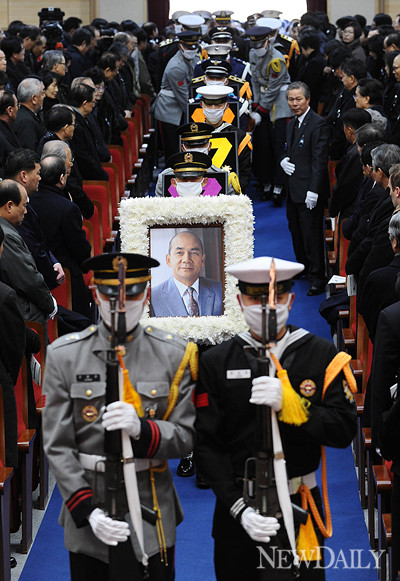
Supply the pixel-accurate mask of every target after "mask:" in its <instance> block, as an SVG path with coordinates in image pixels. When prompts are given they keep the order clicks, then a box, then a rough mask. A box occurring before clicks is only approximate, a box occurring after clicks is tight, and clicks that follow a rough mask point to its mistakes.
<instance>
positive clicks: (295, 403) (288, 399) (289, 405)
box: [270, 352, 310, 426]
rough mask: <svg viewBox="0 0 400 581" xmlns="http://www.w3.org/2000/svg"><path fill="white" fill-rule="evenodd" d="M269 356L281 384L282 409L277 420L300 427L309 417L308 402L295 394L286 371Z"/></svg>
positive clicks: (271, 354) (273, 357)
mask: <svg viewBox="0 0 400 581" xmlns="http://www.w3.org/2000/svg"><path fill="white" fill-rule="evenodd" d="M270 356H271V359H272V361H273V362H274V363H275V367H276V369H277V375H278V377H279V379H280V380H281V382H282V409H281V411H280V412H279V414H278V418H279V420H280V421H281V422H284V423H285V424H291V425H293V426H301V425H302V424H304V423H305V422H306V421H307V420H308V418H309V416H310V413H309V411H308V407H309V405H310V402H308V401H306V400H305V399H304V398H302V397H300V396H299V394H298V393H296V391H295V390H294V389H293V387H292V385H291V383H290V380H289V377H288V374H287V371H286V369H283V368H282V365H281V364H280V363H279V361H278V360H277V358H276V357H275V355H274V354H273V353H271V352H270Z"/></svg>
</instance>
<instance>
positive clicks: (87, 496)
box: [68, 491, 93, 512]
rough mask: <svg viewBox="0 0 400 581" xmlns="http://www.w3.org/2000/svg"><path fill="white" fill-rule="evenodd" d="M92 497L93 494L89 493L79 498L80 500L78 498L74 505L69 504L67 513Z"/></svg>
mask: <svg viewBox="0 0 400 581" xmlns="http://www.w3.org/2000/svg"><path fill="white" fill-rule="evenodd" d="M92 496H93V492H92V491H90V492H88V493H87V494H84V495H83V496H81V498H78V499H77V500H76V501H75V503H74V504H71V505H70V506H68V510H69V512H72V511H73V510H74V508H76V507H77V506H78V504H80V503H81V502H82V501H83V500H86V499H87V498H92Z"/></svg>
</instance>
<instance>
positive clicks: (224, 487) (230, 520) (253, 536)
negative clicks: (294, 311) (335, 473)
mask: <svg viewBox="0 0 400 581" xmlns="http://www.w3.org/2000/svg"><path fill="white" fill-rule="evenodd" d="M275 264H276V280H277V286H276V292H277V304H276V319H277V329H276V330H277V335H276V338H277V342H276V345H275V346H272V347H271V348H270V349H268V351H267V354H268V357H269V373H265V369H264V370H263V373H262V374H261V377H259V375H260V372H259V366H258V361H257V354H258V349H259V348H260V346H261V344H260V341H261V334H262V324H261V321H262V315H261V304H260V301H261V295H267V296H268V291H269V282H270V274H269V273H270V267H271V258H270V257H260V258H255V259H253V260H249V261H246V262H243V263H239V264H236V265H233V266H230V267H228V268H227V269H226V271H227V272H228V273H229V274H233V275H234V276H235V277H237V278H238V279H239V291H240V294H239V296H238V298H239V301H240V303H241V305H242V309H243V311H244V317H245V319H246V322H247V324H248V325H249V327H250V330H249V331H246V332H243V333H240V334H239V335H236V336H235V337H234V338H233V339H231V340H229V341H226V342H224V343H222V344H221V345H218V346H216V347H213V348H211V349H209V350H208V351H207V352H205V353H204V354H203V355H202V357H201V359H200V368H199V378H198V383H197V389H196V398H195V404H196V409H197V419H196V424H195V425H196V430H197V445H196V461H197V464H198V468H199V470H200V471H201V473H202V475H203V477H204V478H205V479H206V480H207V481H208V482H209V483H210V485H211V488H212V489H213V491H214V493H215V495H216V497H217V498H216V506H215V512H214V521H213V531H212V535H213V537H214V541H215V550H214V562H215V570H216V578H217V580H218V581H225V580H226V581H228V580H229V581H236V580H242V579H246V580H249V581H250V580H251V581H256V580H259V579H268V580H270V579H272V580H285V581H286V580H289V579H293V576H292V572H291V570H290V562H291V558H290V556H289V554H290V549H289V546H292V545H289V543H288V538H287V537H286V535H285V533H284V531H286V532H287V534H288V535H289V538H290V537H291V538H292V539H293V538H294V533H293V534H292V533H291V532H290V531H291V530H292V532H293V523H291V526H290V522H289V521H287V519H285V521H284V522H285V525H283V523H282V520H281V519H280V518H279V524H280V527H278V521H277V519H275V518H274V517H273V516H261V515H260V514H258V513H257V512H256V511H255V510H254V508H251V507H250V506H249V504H250V503H248V502H247V501H245V499H244V498H243V478H244V469H245V461H246V459H247V458H250V457H252V456H254V453H255V441H256V406H257V405H264V406H270V407H271V415H272V416H273V417H272V418H271V419H272V420H274V417H275V413H276V414H278V413H279V415H277V416H276V417H277V418H278V419H279V421H278V425H279V430H278V433H280V438H281V440H282V444H283V448H282V447H278V448H275V442H277V441H278V438H277V437H275V435H274V454H275V458H276V453H277V452H276V451H277V449H278V450H282V449H283V452H284V456H285V458H286V470H287V478H288V479H289V480H288V483H289V484H288V489H289V490H288V493H289V494H290V500H291V502H292V503H295V504H297V505H300V503H301V497H302V496H304V494H311V495H312V497H313V498H314V500H315V502H316V505H317V507H318V513H319V514H320V515H321V514H322V508H321V496H320V492H319V488H318V486H317V485H316V481H315V471H316V470H317V469H318V466H319V463H320V459H321V446H333V447H339V448H344V447H346V446H348V445H349V444H350V442H351V441H352V439H353V437H354V435H355V432H356V420H357V417H356V408H355V404H354V397H353V393H352V392H354V391H356V386H355V381H354V377H353V375H352V372H351V369H350V367H349V361H350V356H348V357H346V355H345V354H343V353H341V354H339V355H337V351H336V348H335V346H334V345H333V343H331V342H330V341H327V340H325V339H322V338H320V337H317V336H315V335H313V334H311V333H309V332H308V331H306V330H305V329H301V328H297V327H295V326H293V325H287V319H288V316H289V311H290V310H291V308H292V305H293V300H294V293H292V292H291V288H292V284H293V282H292V278H293V277H294V276H295V275H296V274H299V273H300V272H301V271H302V270H303V265H301V264H298V263H293V262H288V261H285V260H275ZM268 318H269V307H267V329H268ZM267 347H270V346H269V345H267ZM271 352H272V353H273V354H274V356H275V357H276V359H277V360H278V361H279V362H280V364H281V365H282V367H283V368H284V369H286V370H287V373H288V377H289V380H290V383H291V386H292V387H289V388H288V387H287V386H285V387H283V382H282V381H281V380H280V379H278V378H277V377H276V376H275V371H276V366H275V363H274V361H273V360H272V358H271V355H270V354H271ZM336 357H337V358H336ZM278 365H279V364H278ZM290 389H293V390H294V391H295V392H296V393H297V394H298V396H300V398H301V399H302V401H303V402H307V403H306V407H307V408H308V413H309V416H308V419H306V420H305V422H304V421H303V423H302V424H301V425H299V426H295V425H289V423H286V422H288V421H289V418H288V417H287V416H286V412H287V410H286V404H285V401H286V397H287V395H288V393H289V391H287V390H290ZM290 393H291V395H293V392H290ZM282 394H283V396H282ZM282 397H283V398H284V399H283V400H282ZM282 401H283V404H282ZM272 423H274V421H272ZM322 473H323V474H324V470H322ZM284 476H285V475H284ZM275 478H276V481H277V485H279V486H277V488H280V489H282V488H283V487H284V486H285V483H286V482H287V481H286V480H285V479H283V480H282V481H281V482H280V483H279V482H278V470H275ZM322 478H323V479H324V475H323V476H322ZM279 504H280V508H281V509H282V511H283V510H284V509H283V506H284V502H282V501H281V500H280V501H279ZM289 506H290V501H289ZM309 510H310V512H311V513H312V521H313V524H314V529H315V533H316V536H317V538H316V539H315V541H314V546H317V545H318V544H319V546H321V545H322V544H323V539H322V533H321V529H323V527H321V528H319V527H318V526H316V525H315V520H314V514H316V511H315V510H312V509H310V508H309ZM322 520H324V517H323V516H322ZM287 522H289V525H287ZM310 526H311V523H310V522H308V523H307V527H310ZM307 527H306V528H307ZM295 528H296V529H297V528H298V527H297V526H296V527H295ZM327 528H329V526H328V525H327ZM308 530H310V529H309V528H308ZM276 534H277V535H278V536H277V537H275V535H276ZM325 536H330V535H329V531H328V534H326V535H325ZM276 538H277V539H278V540H276ZM255 541H256V542H255ZM260 543H265V544H263V549H264V550H265V551H266V552H267V554H268V555H269V556H270V557H271V559H272V562H274V554H275V553H274V547H275V546H277V545H278V546H280V547H281V548H283V549H287V550H288V551H289V552H288V553H287V557H288V558H287V559H286V567H287V568H285V569H283V568H281V567H280V566H279V563H278V562H277V561H276V559H275V567H272V566H271V565H269V564H268V562H267V561H266V559H265V558H262V556H261V552H260V551H259V550H258V549H257V545H260ZM297 550H298V551H299V550H300V547H299V546H297ZM295 552H296V551H295V549H294V553H291V554H292V556H293V554H295ZM316 552H317V551H315V553H314V559H315V557H316V556H317V555H316ZM321 553H323V551H321ZM299 554H300V555H301V553H299ZM271 555H272V556H271ZM292 558H293V557H292ZM260 562H261V563H262V566H263V567H265V569H259V568H258V567H259V566H260ZM316 563H318V561H313V560H312V561H311V563H310V566H309V567H306V566H305V564H304V563H301V564H300V573H301V576H300V579H313V580H323V579H324V578H325V573H324V569H323V567H321V568H319V567H318V566H317V567H315V564H316ZM288 565H289V566H288ZM320 565H321V563H320ZM314 567H315V568H314Z"/></svg>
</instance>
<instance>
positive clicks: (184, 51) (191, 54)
mask: <svg viewBox="0 0 400 581" xmlns="http://www.w3.org/2000/svg"><path fill="white" fill-rule="evenodd" d="M182 54H183V56H184V57H185V59H187V60H188V61H191V60H192V59H194V57H195V56H196V54H197V48H194V49H192V50H189V49H187V48H183V49H182Z"/></svg>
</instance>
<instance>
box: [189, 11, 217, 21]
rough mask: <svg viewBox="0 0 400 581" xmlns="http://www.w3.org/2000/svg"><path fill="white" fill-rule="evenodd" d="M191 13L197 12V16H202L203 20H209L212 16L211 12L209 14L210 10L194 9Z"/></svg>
mask: <svg viewBox="0 0 400 581" xmlns="http://www.w3.org/2000/svg"><path fill="white" fill-rule="evenodd" d="M193 14H197V15H198V16H202V17H203V18H204V20H210V18H212V14H211V12H208V10H195V11H194V12H193Z"/></svg>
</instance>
